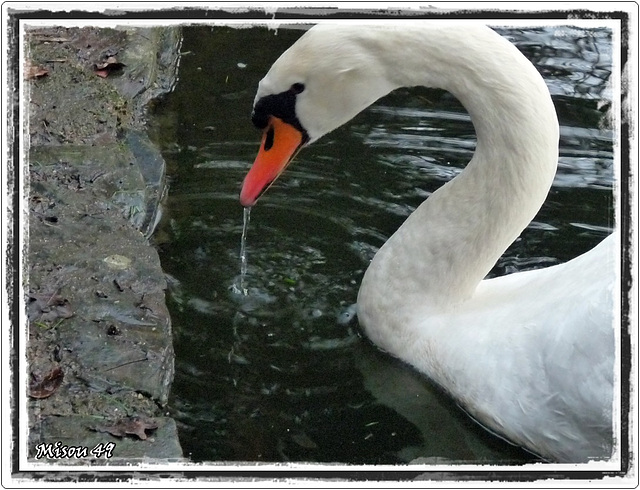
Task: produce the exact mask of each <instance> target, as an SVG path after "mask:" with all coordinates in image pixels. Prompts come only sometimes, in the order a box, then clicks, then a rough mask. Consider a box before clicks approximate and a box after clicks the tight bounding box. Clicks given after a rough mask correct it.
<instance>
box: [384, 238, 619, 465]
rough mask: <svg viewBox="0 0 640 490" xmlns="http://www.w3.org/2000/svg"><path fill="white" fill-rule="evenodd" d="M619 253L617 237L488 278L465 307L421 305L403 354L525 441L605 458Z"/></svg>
mask: <svg viewBox="0 0 640 490" xmlns="http://www.w3.org/2000/svg"><path fill="white" fill-rule="evenodd" d="M614 259H615V237H614V235H612V236H610V237H608V238H606V239H605V240H603V241H602V242H601V243H600V244H599V245H598V246H597V247H596V248H594V249H593V250H590V251H589V252H587V253H585V254H583V255H581V256H579V257H577V258H575V259H573V260H571V261H569V262H567V263H564V264H560V265H556V266H553V267H548V268H545V269H538V270H532V271H527V272H521V273H516V274H511V275H507V276H503V277H499V278H495V279H489V280H485V281H483V282H482V283H481V284H480V285H479V287H478V290H477V292H476V295H474V297H473V298H472V299H471V300H469V302H468V303H467V304H465V305H464V308H458V309H456V308H448V309H446V310H443V311H440V312H438V311H433V310H432V309H429V310H422V311H421V309H420V307H416V311H415V312H414V313H413V314H412V315H410V317H411V318H413V319H414V321H413V323H412V324H411V326H410V327H409V328H408V329H407V330H408V332H409V333H408V334H407V338H408V339H410V341H409V342H408V344H407V345H405V346H403V347H400V350H402V351H403V352H404V353H405V356H404V359H405V360H406V361H408V362H409V363H410V364H412V365H413V366H415V367H416V368H417V369H418V370H420V371H422V372H424V373H426V374H428V375H429V376H430V377H431V378H432V379H433V380H434V381H436V382H437V383H438V384H440V385H441V386H443V387H444V388H445V389H447V390H448V391H449V392H450V393H451V394H452V395H453V396H454V397H455V398H456V399H457V400H458V401H459V403H460V404H461V405H462V406H463V407H465V409H466V410H467V411H468V412H469V413H470V414H471V415H472V416H473V417H474V418H476V419H477V420H478V421H479V422H480V423H482V424H483V425H485V426H488V427H491V428H492V429H493V430H494V431H496V432H498V433H500V434H501V435H503V436H505V437H507V438H508V439H509V440H511V441H513V442H514V443H516V444H519V445H522V446H524V447H526V448H528V449H530V450H531V451H534V452H536V453H537V454H539V455H541V456H543V457H546V458H550V459H553V460H557V461H567V462H580V461H587V460H589V459H606V458H608V457H610V456H611V451H612V446H613V435H612V430H613V429H612V408H613V386H614V379H613V374H614V359H615V355H614V353H615V334H614V318H613V311H614V308H613V306H614V304H613V292H614V291H613V285H614V282H613V277H614V275H615V260H614ZM409 344H410V345H409ZM398 347H399V346H393V347H391V349H397V348H398Z"/></svg>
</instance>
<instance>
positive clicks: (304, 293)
mask: <svg viewBox="0 0 640 490" xmlns="http://www.w3.org/2000/svg"><path fill="white" fill-rule="evenodd" d="M499 32H500V33H501V34H502V35H504V36H507V37H508V38H509V39H510V40H511V41H512V42H514V43H515V44H516V45H517V46H518V47H519V48H520V49H521V50H522V51H523V52H525V54H526V55H527V56H528V57H529V58H530V59H532V60H533V62H534V63H535V64H536V66H537V67H538V69H539V70H540V71H541V72H542V73H543V75H544V77H545V79H546V81H547V84H548V86H549V88H550V90H551V92H552V94H553V96H554V102H555V104H556V107H557V110H558V114H559V119H560V123H561V142H560V160H559V166H558V173H557V176H556V179H555V182H554V185H553V188H552V190H551V192H550V195H549V197H548V199H547V202H546V203H545V205H544V206H543V208H542V209H541V211H540V213H539V214H538V216H537V217H536V218H535V220H534V222H533V223H532V224H531V225H530V226H529V227H528V228H527V229H526V230H525V231H524V232H523V233H522V235H521V237H520V238H519V239H518V240H517V241H516V242H515V243H514V244H513V245H512V246H511V247H510V248H509V249H508V250H507V252H506V253H505V255H504V256H503V257H502V258H501V259H500V260H499V261H498V263H497V264H496V267H495V268H494V270H493V271H492V272H491V275H501V274H506V273H512V272H516V271H520V270H525V269H530V268H536V267H546V266H548V265H552V264H554V263H557V262H561V261H566V260H568V259H570V258H573V257H575V256H576V255H578V254H580V253H582V252H584V251H586V250H588V249H590V248H592V247H593V246H594V245H595V244H596V243H598V242H599V241H600V240H601V239H602V238H603V237H604V236H606V235H607V234H608V233H609V232H610V230H611V228H612V226H613V211H612V210H613V194H612V188H613V148H612V134H611V131H609V130H606V129H602V128H600V124H601V121H602V119H603V114H604V113H605V111H606V110H607V108H608V105H609V103H608V101H607V99H608V98H609V97H610V92H609V88H608V85H607V83H608V77H609V74H610V72H611V33H610V32H609V31H607V30H583V29H575V28H570V29H569V28H557V29H549V28H541V29H509V30H506V29H502V30H500V31H499ZM301 33H302V32H301V31H299V30H289V29H282V28H281V29H278V31H277V35H275V33H274V31H269V30H267V29H259V28H252V29H239V30H234V29H230V28H220V27H216V28H209V27H187V28H185V29H184V36H185V39H184V43H183V50H184V51H185V54H184V56H183V59H182V62H181V67H180V68H181V77H180V82H179V84H178V87H177V89H176V91H175V93H173V94H172V95H171V96H170V97H169V98H168V100H167V101H166V102H165V103H164V104H163V106H162V107H160V108H159V111H158V114H157V115H156V118H155V120H154V122H155V124H156V125H157V129H158V141H160V142H161V144H162V145H163V148H164V155H165V158H166V160H167V162H168V164H169V167H170V168H169V174H170V178H171V186H170V190H169V197H168V203H167V209H166V212H165V215H164V217H163V221H162V223H161V225H160V228H159V230H158V232H157V234H156V241H157V243H158V244H159V247H160V253H161V259H162V263H163V267H164V269H165V271H166V272H167V274H168V276H169V279H170V281H169V283H170V290H169V291H168V304H169V307H170V309H171V314H172V320H173V325H174V331H175V341H174V344H175V349H176V355H177V359H176V370H177V372H176V378H175V382H174V385H173V391H172V400H171V408H172V412H173V416H174V417H175V418H176V419H177V420H178V421H179V424H180V437H181V442H182V445H183V448H184V449H185V453H186V454H188V455H190V456H191V457H192V458H193V459H194V460H198V461H203V460H205V461H207V460H209V461H224V460H228V461H229V460H245V461H317V462H343V463H354V464H375V463H378V464H379V463H403V462H408V461H412V460H414V459H416V458H419V461H427V462H434V461H438V462H442V461H445V462H461V461H465V462H494V463H495V462H524V461H529V460H531V459H532V456H531V455H528V454H526V453H524V452H523V451H520V450H518V449H517V448H514V447H513V446H511V445H509V444H508V443H506V442H505V441H503V440H501V439H499V438H497V437H494V436H492V435H491V434H489V433H487V432H486V431H484V430H483V429H482V428H480V427H478V426H477V425H476V424H475V423H474V422H473V421H472V420H471V419H470V418H469V417H468V416H467V415H466V414H465V413H463V412H462V411H461V410H460V409H459V408H458V407H456V406H455V404H454V403H453V402H452V401H451V400H450V399H449V398H448V397H446V396H444V395H443V394H442V393H441V392H440V390H439V389H438V388H437V387H435V386H433V385H432V384H431V383H429V382H428V380H425V379H424V378H423V377H421V376H419V375H418V374H416V373H414V372H413V371H412V370H410V369H408V368H407V367H406V366H404V365H403V364H402V363H400V362H398V361H397V360H395V359H392V358H390V357H389V356H387V355H385V354H383V353H381V352H379V351H378V350H377V349H376V348H375V347H374V346H372V345H371V344H370V343H369V342H368V341H367V340H366V339H364V338H362V336H361V335H360V332H359V328H358V325H357V319H356V318H355V313H354V307H353V305H354V304H355V302H356V297H357V292H358V287H359V284H360V280H361V278H362V275H363V273H364V270H365V269H366V267H367V265H368V263H369V261H370V260H371V258H372V257H373V255H374V254H375V252H376V251H377V250H378V248H379V247H380V246H381V245H382V244H383V243H384V242H385V241H386V239H387V238H388V237H389V236H390V235H391V234H392V233H393V232H394V231H395V230H396V229H397V228H398V227H399V226H400V224H401V223H402V222H403V221H404V220H405V219H406V217H407V216H408V215H409V214H410V213H411V212H412V211H413V210H414V209H415V208H416V207H417V206H418V205H419V204H420V203H421V202H422V201H423V200H424V199H426V198H427V197H428V196H429V195H430V194H431V193H432V192H433V191H434V190H435V189H437V188H438V187H440V186H441V185H442V184H443V183H445V182H447V181H449V180H450V179H451V178H453V177H455V176H456V175H457V174H458V173H459V172H460V171H461V170H462V169H463V168H464V166H465V164H466V163H467V162H468V160H469V159H470V158H471V155H472V154H473V151H474V148H475V135H474V131H473V124H472V123H471V120H470V119H469V116H468V115H467V113H466V112H465V111H464V109H463V108H462V107H461V106H460V104H459V103H458V102H457V101H456V100H455V99H454V98H453V97H451V96H450V95H449V94H447V93H445V92H443V91H439V90H429V89H425V88H413V89H401V90H398V91H396V92H394V93H392V94H390V95H388V96H387V97H384V98H383V99H381V100H380V101H378V103H376V104H375V105H374V106H372V107H371V108H369V109H367V110H366V111H364V112H363V113H362V114H360V115H359V116H357V117H356V118H355V119H354V120H353V121H352V122H351V123H349V124H348V125H346V126H344V127H342V128H340V129H337V130H335V131H334V132H332V133H331V134H329V135H327V136H326V137H324V138H322V139H321V140H320V141H318V142H317V143H314V145H312V146H311V147H309V148H306V149H305V150H304V151H303V152H302V153H301V154H300V155H299V156H298V157H297V159H296V162H295V163H294V164H292V165H291V166H290V167H289V168H288V170H287V172H286V173H285V174H284V175H283V176H282V177H280V179H279V180H278V181H277V182H276V183H275V184H274V188H273V189H271V190H270V192H269V193H267V194H265V195H264V196H263V197H262V198H261V200H260V203H259V205H257V206H256V207H255V208H254V209H252V211H251V214H252V218H253V219H252V220H251V230H250V232H249V234H248V236H249V239H248V240H247V241H246V249H245V250H243V251H241V252H240V254H241V256H243V257H245V258H248V260H247V261H246V262H245V265H244V267H246V269H244V270H242V271H241V273H240V276H239V275H238V272H239V261H238V251H239V248H240V247H241V245H240V243H241V237H243V236H246V227H243V222H242V220H241V219H240V217H241V206H240V204H239V200H238V196H239V191H240V185H241V182H242V179H243V178H244V175H245V173H246V171H247V170H248V168H249V166H250V163H251V162H252V161H253V159H254V157H255V153H256V152H257V150H258V145H259V137H260V135H259V134H258V133H257V132H256V131H255V129H254V128H253V127H252V125H251V123H250V117H249V116H250V113H251V106H252V103H253V97H254V95H255V90H256V87H257V83H258V81H259V80H260V78H262V76H263V75H264V74H265V73H266V71H267V70H268V68H269V67H270V66H271V64H272V63H273V61H275V59H276V58H277V57H278V56H279V54H280V53H281V52H283V51H284V50H285V49H286V48H287V47H288V46H290V45H291V44H293V42H294V41H295V40H296V39H297V38H298V37H299V36H300V35H301ZM248 218H249V216H248V212H245V224H247V223H248ZM243 242H244V240H243ZM238 291H240V292H242V293H243V294H238ZM244 293H246V294H244Z"/></svg>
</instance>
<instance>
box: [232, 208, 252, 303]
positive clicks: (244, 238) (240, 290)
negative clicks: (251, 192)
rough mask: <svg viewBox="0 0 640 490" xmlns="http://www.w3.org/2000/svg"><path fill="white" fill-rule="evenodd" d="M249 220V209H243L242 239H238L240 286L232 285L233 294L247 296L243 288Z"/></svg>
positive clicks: (245, 274)
mask: <svg viewBox="0 0 640 490" xmlns="http://www.w3.org/2000/svg"><path fill="white" fill-rule="evenodd" d="M250 219H251V208H250V207H246V208H244V215H243V222H242V237H241V238H240V284H239V285H238V286H237V287H236V286H235V284H234V292H236V293H238V294H242V295H243V296H247V294H248V291H247V288H245V286H244V281H245V278H246V276H247V247H246V244H247V229H248V228H249V220H250Z"/></svg>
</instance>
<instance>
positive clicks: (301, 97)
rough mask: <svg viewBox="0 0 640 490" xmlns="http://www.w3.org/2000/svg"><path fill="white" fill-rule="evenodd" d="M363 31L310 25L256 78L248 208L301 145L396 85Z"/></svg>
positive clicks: (244, 193)
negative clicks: (257, 140)
mask: <svg viewBox="0 0 640 490" xmlns="http://www.w3.org/2000/svg"><path fill="white" fill-rule="evenodd" d="M366 34H367V32H366V30H363V29H349V28H344V27H342V28H335V27H330V26H315V27H313V28H312V29H310V30H309V31H307V32H306V33H305V34H304V35H303V36H302V37H301V38H300V39H299V40H298V41H297V42H296V43H295V44H294V45H293V46H291V47H290V48H289V49H288V50H287V51H285V52H284V53H283V54H282V55H281V56H280V58H278V60H276V62H275V63H274V64H273V66H272V67H271V69H270V70H269V72H268V73H267V75H266V76H265V77H264V78H263V79H262V80H261V81H260V83H259V85H258V91H257V93H256V97H255V100H254V104H253V112H252V115H251V119H252V122H253V124H254V125H255V126H256V127H257V128H259V129H261V130H262V131H263V135H262V142H261V144H260V150H259V152H258V155H257V157H256V160H255V162H254V164H253V166H252V167H251V170H250V171H249V173H248V174H247V176H246V177H245V180H244V182H243V185H242V190H241V192H240V202H241V204H242V205H243V206H245V207H248V206H252V205H254V204H255V202H256V201H257V199H258V198H259V197H260V195H262V193H263V192H264V191H265V190H266V189H267V188H268V187H269V186H270V185H271V184H272V183H273V182H274V181H275V180H276V179H277V178H278V176H279V175H280V174H281V173H282V172H283V171H284V169H285V168H286V167H287V165H288V164H289V163H290V162H291V161H292V160H293V158H294V156H295V155H296V153H297V152H298V151H299V150H300V149H301V148H302V147H303V146H305V145H307V144H309V143H312V142H314V141H316V140H317V139H318V138H320V137H321V136H323V135H324V134H327V133H328V132H330V131H332V130H334V129H336V128H337V127H339V126H341V125H343V124H344V123H346V122H347V121H349V120H350V119H352V118H353V117H354V116H355V115H356V114H358V113H359V112H360V111H362V110H363V109H364V108H366V107H367V106H369V105H371V104H372V103H373V102H375V101H376V100H377V99H378V98H380V97H381V96H383V95H385V94H387V93H388V92H390V91H391V90H393V89H394V88H395V86H394V85H393V84H392V83H390V82H389V81H388V77H387V76H386V74H385V70H384V67H383V65H382V64H381V63H380V62H379V61H380V60H377V59H376V52H375V51H376V46H375V39H372V38H371V37H370V36H367V35H366Z"/></svg>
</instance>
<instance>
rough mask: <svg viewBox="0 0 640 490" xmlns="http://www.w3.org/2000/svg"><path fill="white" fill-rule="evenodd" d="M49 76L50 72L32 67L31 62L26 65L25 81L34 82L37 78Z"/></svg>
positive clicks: (39, 67) (38, 67)
mask: <svg viewBox="0 0 640 490" xmlns="http://www.w3.org/2000/svg"><path fill="white" fill-rule="evenodd" d="M48 74H49V70H47V69H46V68H43V67H41V66H35V65H32V64H31V62H30V61H27V62H26V63H25V64H24V79H25V80H34V79H36V78H42V77H44V76H46V75H48Z"/></svg>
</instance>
